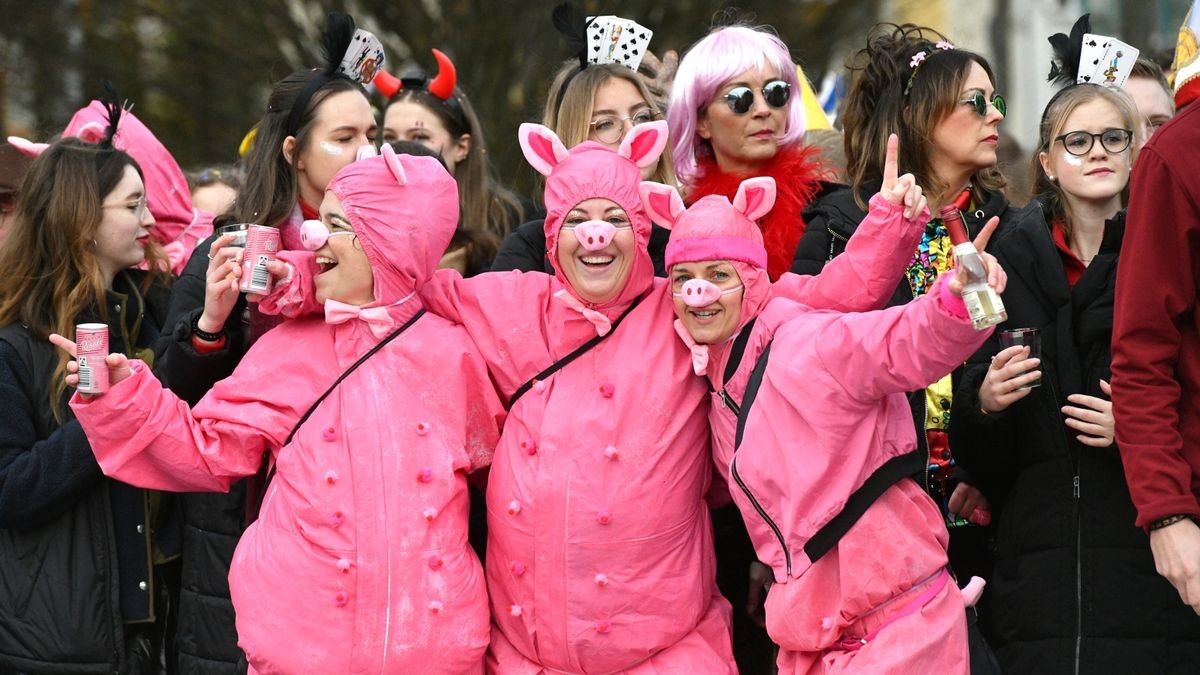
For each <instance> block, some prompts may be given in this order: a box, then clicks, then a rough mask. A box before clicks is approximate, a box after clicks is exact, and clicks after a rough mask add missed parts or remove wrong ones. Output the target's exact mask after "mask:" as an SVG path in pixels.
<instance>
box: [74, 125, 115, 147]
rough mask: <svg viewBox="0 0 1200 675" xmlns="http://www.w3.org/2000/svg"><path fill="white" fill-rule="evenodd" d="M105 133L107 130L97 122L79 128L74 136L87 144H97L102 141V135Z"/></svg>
mask: <svg viewBox="0 0 1200 675" xmlns="http://www.w3.org/2000/svg"><path fill="white" fill-rule="evenodd" d="M106 131H108V128H107V127H105V126H104V125H103V124H100V123H99V122H88V123H87V124H85V125H83V126H81V127H79V130H78V131H76V132H75V135H76V136H77V137H79V138H81V139H83V140H85V141H87V142H88V143H99V142H100V141H101V140H103V139H104V134H105V132H106Z"/></svg>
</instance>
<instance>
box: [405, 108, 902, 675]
mask: <svg viewBox="0 0 1200 675" xmlns="http://www.w3.org/2000/svg"><path fill="white" fill-rule="evenodd" d="M520 139H521V145H522V148H523V149H524V151H525V155H526V157H527V158H528V159H529V161H530V163H531V164H533V166H534V167H535V168H536V169H538V170H539V171H540V172H542V173H543V174H545V175H546V177H547V178H546V193H545V202H546V207H547V217H546V223H545V234H546V242H547V248H548V253H549V256H550V259H551V261H552V262H553V264H554V266H555V269H556V275H555V276H553V277H551V276H547V275H544V274H537V273H528V274H522V273H518V272H512V273H501V274H484V275H480V276H477V277H474V278H471V279H468V280H463V279H461V278H459V277H458V276H457V274H455V273H453V272H449V271H445V270H442V271H440V272H439V273H438V279H437V282H436V283H433V284H429V285H427V286H426V287H424V288H423V289H422V295H423V297H425V299H426V303H427V306H429V308H430V310H431V311H434V312H437V313H439V314H441V315H443V316H446V317H448V318H451V319H453V320H454V321H457V322H461V323H463V324H464V326H465V327H466V328H467V330H468V332H469V333H470V334H471V336H472V338H473V339H474V340H475V342H476V344H477V345H478V346H479V349H480V352H481V353H482V355H483V357H484V359H485V360H486V361H487V364H488V369H489V371H490V372H491V374H492V376H493V378H494V379H495V381H496V382H497V385H498V387H499V388H500V390H501V391H502V392H503V393H504V394H505V396H506V397H508V398H509V399H510V404H511V408H510V411H509V417H508V420H507V422H506V424H505V428H504V432H503V435H502V437H501V440H500V444H499V446H498V447H497V453H496V457H495V460H494V462H493V465H492V468H491V473H490V478H489V483H488V488H487V504H488V526H489V531H488V555H487V576H488V587H489V591H490V593H491V601H492V620H493V624H494V629H493V633H492V643H491V648H490V651H489V658H488V663H489V669H490V670H491V671H492V672H496V673H506V674H507V673H545V672H563V673H618V672H622V673H635V674H649V673H665V672H671V673H704V674H706V675H708V674H713V673H729V672H734V671H735V669H736V666H735V665H734V663H733V658H732V655H731V649H730V634H729V633H730V624H729V620H730V614H729V613H730V608H729V605H728V603H727V602H726V601H725V600H724V599H723V598H722V597H721V596H720V595H719V593H718V592H717V590H716V585H715V580H714V567H715V557H714V551H713V543H712V531H711V525H710V521H709V516H708V508H707V504H706V501H705V493H706V491H707V490H708V488H709V483H710V478H711V459H710V455H709V451H708V442H709V429H708V422H707V415H708V395H707V388H706V385H705V383H704V381H703V380H702V379H701V378H697V377H695V376H694V375H693V373H692V367H691V356H690V353H689V350H688V349H687V348H686V347H685V346H684V345H683V344H682V343H681V342H680V341H679V340H678V339H677V338H676V337H675V335H674V333H673V331H672V329H671V325H670V320H669V318H668V317H670V316H671V314H672V311H673V309H672V304H671V294H670V286H669V285H668V284H667V283H666V281H665V280H664V279H655V278H654V277H653V276H652V272H651V263H650V258H649V256H648V254H647V253H646V241H647V238H648V236H649V233H650V223H649V221H648V220H647V218H646V215H645V213H644V211H643V209H642V208H641V201H640V198H639V195H638V185H639V182H640V173H641V172H640V167H642V166H646V165H648V164H652V163H653V162H655V161H656V160H657V158H658V156H659V153H660V152H661V151H662V148H663V145H664V143H665V141H666V125H665V123H662V122H655V123H648V124H642V125H639V126H636V127H634V128H633V130H631V131H630V132H629V134H627V136H626V138H625V140H624V142H623V143H622V144H621V147H620V150H619V151H618V152H616V153H614V152H613V151H612V150H610V149H608V148H606V147H604V146H602V145H599V144H597V143H591V142H587V143H583V144H581V145H579V146H577V147H575V148H573V149H572V150H571V151H570V152H568V151H567V150H566V148H565V147H563V145H562V143H561V142H560V141H559V139H558V138H557V137H556V136H555V135H554V134H553V132H551V131H550V130H548V129H546V128H544V127H541V126H539V125H530V124H527V125H523V126H522V128H521V135H520ZM592 198H604V199H608V200H611V201H613V202H615V203H616V204H617V205H618V206H620V207H621V208H622V209H624V211H625V213H626V214H627V215H628V217H629V220H630V222H631V223H632V228H633V233H634V235H635V238H636V247H635V249H634V253H633V255H634V256H635V257H634V260H633V261H632V266H631V271H630V273H629V277H628V281H627V282H626V283H625V285H624V286H623V287H622V288H621V289H620V291H619V292H618V294H617V296H616V297H615V299H613V300H612V301H610V302H606V303H602V304H593V303H589V302H587V301H586V300H585V299H584V298H583V297H581V296H580V295H579V294H578V293H577V291H576V290H575V289H574V288H572V287H571V286H570V285H569V284H568V282H567V278H566V276H565V275H564V273H563V270H562V269H560V263H559V260H558V249H557V247H558V241H559V233H560V227H562V226H563V224H564V219H565V217H566V216H567V214H568V213H569V212H570V211H571V209H573V208H574V207H575V206H577V205H578V204H580V203H581V202H583V201H585V200H589V199H592ZM898 224H899V221H898V219H895V218H893V219H890V220H887V219H884V220H879V219H876V220H875V221H871V223H869V224H868V227H866V228H865V229H864V230H862V232H865V234H863V237H862V239H861V240H860V243H859V244H856V245H855V246H852V247H850V248H851V255H849V256H841V257H839V258H838V259H837V260H835V261H834V262H833V263H831V264H830V266H829V267H827V268H826V272H824V273H823V274H822V275H821V282H819V283H818V281H817V279H816V278H812V277H796V276H789V277H788V278H787V279H786V280H785V281H784V282H783V285H782V286H781V288H786V289H787V292H788V293H789V294H791V295H794V296H796V297H799V298H803V299H805V300H806V301H808V302H811V303H813V304H815V305H819V306H826V307H837V308H840V309H867V308H870V307H874V306H876V305H877V304H878V303H881V302H882V301H883V299H884V298H886V297H887V296H888V295H889V294H890V293H891V289H892V287H893V286H894V280H895V277H896V276H897V275H898V274H899V270H900V269H901V268H902V266H903V264H904V263H905V262H906V261H907V257H908V252H909V251H911V249H912V247H913V246H915V245H916V237H919V236H920V229H919V227H911V226H908V225H907V224H906V225H905V228H903V231H901V230H902V228H901V227H899V226H898ZM606 225H607V227H606ZM567 226H568V227H574V228H575V237H576V238H577V239H578V240H579V241H580V245H581V246H583V247H584V248H588V249H589V250H591V248H592V247H594V248H595V249H602V248H603V247H604V246H605V245H607V242H609V241H611V237H613V236H615V234H616V233H615V232H614V231H613V228H612V226H611V225H608V224H607V223H601V222H597V221H589V222H586V223H581V224H577V225H567ZM856 238H857V237H856ZM589 240H590V241H589ZM635 303H636V306H635ZM618 321H619V322H620V323H619V324H618ZM614 326H615V327H614ZM597 336H604V338H603V340H602V341H600V342H599V343H598V344H595V345H594V346H593V347H591V348H590V349H588V350H587V351H585V352H583V353H582V354H581V355H578V356H577V358H574V359H573V360H571V361H570V362H569V363H568V364H566V365H565V366H563V367H562V368H561V369H559V370H557V371H556V372H553V373H552V374H549V375H545V376H543V375H539V374H541V373H543V371H545V370H547V369H548V367H549V366H551V364H554V363H556V362H557V361H559V360H560V359H563V358H564V357H566V356H568V355H570V354H572V352H574V351H575V350H577V349H578V348H579V347H580V346H581V345H584V344H585V343H587V342H588V341H589V340H592V339H595V338H597ZM526 384H530V385H531V386H529V388H528V389H527V390H525V391H521V390H522V388H523V385H526ZM517 393H520V394H521V395H520V396H519V397H518V398H516V399H515V400H512V399H513V397H514V395H515V394H517Z"/></svg>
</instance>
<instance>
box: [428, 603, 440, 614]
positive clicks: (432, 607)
mask: <svg viewBox="0 0 1200 675" xmlns="http://www.w3.org/2000/svg"><path fill="white" fill-rule="evenodd" d="M442 607H443V605H442V601H441V600H434V601H433V602H431V603H429V611H430V612H433V613H434V614H441V613H442Z"/></svg>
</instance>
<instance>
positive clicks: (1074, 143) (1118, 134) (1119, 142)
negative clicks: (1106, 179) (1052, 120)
mask: <svg viewBox="0 0 1200 675" xmlns="http://www.w3.org/2000/svg"><path fill="white" fill-rule="evenodd" d="M1097 138H1099V139H1100V145H1101V146H1102V147H1103V148H1104V149H1105V150H1107V151H1108V152H1111V153H1112V154H1114V155H1115V154H1118V153H1121V152H1125V150H1126V149H1127V148H1129V144H1130V143H1132V142H1133V132H1132V131H1130V130H1129V129H1105V130H1104V131H1101V132H1100V133H1098V134H1089V133H1088V132H1086V131H1071V132H1068V133H1065V134H1063V135H1061V136H1059V137H1057V138H1055V139H1054V140H1055V141H1062V144H1063V147H1064V148H1066V150H1067V152H1069V153H1071V154H1072V155H1077V156H1079V155H1086V154H1088V153H1089V152H1091V151H1092V147H1093V146H1094V145H1096V139H1097Z"/></svg>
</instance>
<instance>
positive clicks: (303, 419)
mask: <svg viewBox="0 0 1200 675" xmlns="http://www.w3.org/2000/svg"><path fill="white" fill-rule="evenodd" d="M424 314H425V310H423V309H422V310H421V311H419V312H417V313H416V314H415V315H413V317H412V318H411V319H409V320H408V321H405V322H404V325H403V326H400V327H399V328H397V329H396V330H394V331H392V332H391V333H389V334H388V336H387V337H385V338H383V339H382V340H380V341H379V344H377V345H375V346H374V347H371V350H370V351H368V352H367V353H366V354H363V355H362V356H360V357H359V358H358V360H357V361H355V362H354V363H353V364H351V366H350V367H349V368H347V369H346V372H344V373H342V374H341V376H340V377H338V379H336V380H334V381H333V384H331V385H329V388H328V389H326V390H325V393H324V394H321V396H320V397H319V398H317V400H316V401H313V404H312V405H310V406H309V407H308V411H307V412H305V413H304V416H303V417H301V418H300V421H299V422H296V426H294V427H292V433H290V434H288V437H287V440H286V441H284V442H283V444H284V445H287V444H288V443H291V442H292V438H293V437H294V436H295V435H296V432H297V431H300V427H301V426H303V425H304V423H305V422H307V421H308V418H309V417H311V416H312V414H313V413H314V412H316V410H317V406H319V405H321V402H322V401H324V400H325V398H326V397H328V396H329V395H330V394H332V393H333V390H334V389H336V388H337V386H338V385H339V384H341V383H342V380H344V379H346V378H347V377H349V376H350V373H353V372H354V371H355V370H358V367H359V366H361V365H362V364H364V363H366V362H367V359H369V358H371V357H372V356H374V355H375V352H377V351H379V350H380V349H383V348H384V346H385V345H387V343H389V342H391V341H392V340H395V339H396V338H398V337H400V334H401V333H403V332H404V331H406V330H408V328H409V327H410V326H412V325H413V324H414V323H416V322H417V319H419V318H421V317H422V316H423V315H424ZM271 473H272V474H274V473H275V469H274V467H272V468H271ZM270 480H271V477H270V476H268V477H267V481H268V482H269V481H270Z"/></svg>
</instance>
